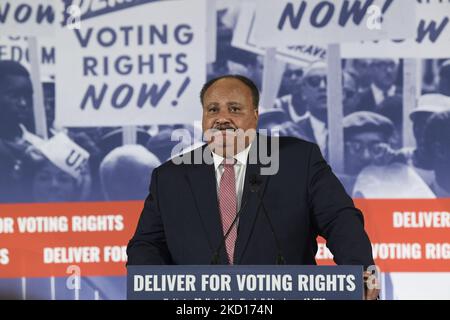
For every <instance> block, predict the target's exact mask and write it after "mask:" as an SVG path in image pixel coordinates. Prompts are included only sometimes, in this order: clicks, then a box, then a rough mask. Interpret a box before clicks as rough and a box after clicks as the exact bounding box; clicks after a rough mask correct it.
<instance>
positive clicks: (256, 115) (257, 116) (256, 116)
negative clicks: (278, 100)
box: [254, 108, 259, 120]
mask: <svg viewBox="0 0 450 320" xmlns="http://www.w3.org/2000/svg"><path fill="white" fill-rule="evenodd" d="M254 112H255V118H256V120H258V118H259V111H258V108H255V110H254Z"/></svg>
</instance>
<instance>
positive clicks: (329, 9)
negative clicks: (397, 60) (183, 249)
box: [255, 0, 416, 47]
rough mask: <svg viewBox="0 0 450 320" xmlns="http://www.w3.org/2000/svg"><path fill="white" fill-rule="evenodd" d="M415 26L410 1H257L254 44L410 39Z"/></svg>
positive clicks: (413, 11)
mask: <svg viewBox="0 0 450 320" xmlns="http://www.w3.org/2000/svg"><path fill="white" fill-rule="evenodd" d="M405 12H408V14H407V15H405ZM415 23H416V19H415V4H414V3H413V2H412V1H410V0H397V1H393V0H353V1H344V0H335V1H316V0H313V1H311V0H296V1H288V0H284V1H279V0H276V1H258V2H257V6H256V18H255V41H256V43H257V44H259V45H261V46H264V47H270V46H276V47H279V46H288V45H298V44H304V43H315V44H326V43H342V42H348V41H361V40H381V39H406V38H408V37H413V36H414V32H413V30H414V25H415Z"/></svg>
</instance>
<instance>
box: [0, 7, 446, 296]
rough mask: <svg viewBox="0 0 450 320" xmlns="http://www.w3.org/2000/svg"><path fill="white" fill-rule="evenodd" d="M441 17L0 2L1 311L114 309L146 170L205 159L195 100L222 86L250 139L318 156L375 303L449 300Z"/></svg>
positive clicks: (325, 255)
mask: <svg viewBox="0 0 450 320" xmlns="http://www.w3.org/2000/svg"><path fill="white" fill-rule="evenodd" d="M449 20H450V2H448V1H438V0H429V1H419V0H417V1H411V0H407V1H404V0H397V1H392V0H360V1H358V0H350V1H343V0H334V1H322V0H321V1H317V0H314V1H313V0H303V1H300V0H292V1H285V0H265V1H234V0H228V1H225V0H223V1H222V0H208V1H206V0H174V1H157V0H128V1H123V0H108V1H105V0H62V1H59V0H54V1H52V0H0V298H13V299H125V294H126V279H125V275H126V268H125V262H126V252H125V249H126V245H127V243H128V240H129V239H130V238H131V236H132V234H133V232H134V229H135V227H136V224H137V219H138V217H139V215H140V211H141V209H142V207H143V199H144V198H145V197H146V194H147V192H148V186H149V183H150V177H151V172H152V170H153V169H154V168H155V167H157V166H158V165H160V164H161V163H163V162H165V161H167V160H168V159H170V158H171V156H173V155H175V154H177V153H179V152H183V151H186V150H188V149H189V148H192V147H193V146H198V145H201V144H202V135H201V126H200V120H201V112H202V108H201V104H200V101H199V91H200V89H201V86H202V84H203V83H204V82H205V81H207V80H209V79H212V78H214V77H216V76H220V75H223V74H229V73H231V74H243V75H245V76H247V77H249V78H251V79H253V81H254V82H255V83H256V84H257V86H258V87H259V89H260V91H261V103H260V106H259V113H260V122H259V127H260V129H265V130H267V132H268V133H269V134H273V135H287V136H295V137H299V138H302V139H306V140H308V141H312V142H315V143H317V144H318V145H319V147H320V149H321V151H322V153H323V155H324V157H325V158H326V159H327V161H328V162H329V164H330V165H331V166H332V168H333V170H334V172H335V173H336V175H337V176H338V177H339V178H340V180H341V182H342V184H343V185H344V187H345V188H346V190H347V191H348V193H349V194H350V195H352V197H353V198H354V199H355V203H356V205H357V206H358V207H359V208H360V209H361V210H362V211H363V213H364V216H365V222H366V229H367V231H368V233H369V235H370V238H371V240H372V246H373V254H374V257H375V259H376V262H377V264H378V265H379V267H380V270H381V272H382V275H381V280H382V298H383V299H450V289H449V288H450V263H449V259H450V244H449V240H450V237H449V234H450V233H449V228H450V213H449V211H450V60H447V58H450V25H449ZM280 210H282V208H280ZM318 240H319V242H320V245H319V251H318V253H317V261H318V263H320V264H333V261H332V255H331V253H330V252H329V251H328V249H327V247H326V245H325V242H324V241H323V239H318Z"/></svg>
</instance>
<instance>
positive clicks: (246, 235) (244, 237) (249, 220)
mask: <svg viewBox="0 0 450 320" xmlns="http://www.w3.org/2000/svg"><path fill="white" fill-rule="evenodd" d="M269 139H270V138H269ZM259 141H260V139H259V135H258V136H257V138H256V139H255V141H254V142H253V144H252V146H251V148H250V152H249V156H248V159H247V169H246V172H245V181H244V190H243V194H242V201H241V203H242V206H244V204H245V202H246V201H247V204H246V207H245V208H243V210H242V212H241V214H240V217H239V227H238V235H237V240H236V246H235V250H234V262H235V263H236V264H240V263H241V261H242V258H243V256H244V254H245V251H246V247H247V244H248V241H249V239H250V237H251V235H252V233H253V228H254V224H255V222H256V217H257V215H258V210H259V207H260V205H261V204H260V201H259V200H258V196H257V195H256V194H255V193H253V192H251V191H250V177H251V176H252V175H257V176H258V178H259V179H260V181H261V184H260V187H259V192H258V193H259V196H260V197H263V195H264V192H265V187H266V184H267V176H262V175H261V162H260V159H259V157H258V147H259V146H258V142H259ZM268 141H269V140H268ZM269 145H270V143H269ZM252 157H255V158H254V159H257V161H256V163H250V159H252Z"/></svg>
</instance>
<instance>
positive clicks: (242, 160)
mask: <svg viewBox="0 0 450 320" xmlns="http://www.w3.org/2000/svg"><path fill="white" fill-rule="evenodd" d="M252 143H253V141H252V142H251V143H250V144H249V145H248V146H247V148H245V149H244V150H242V151H241V152H239V153H238V154H236V155H234V156H233V158H234V159H236V161H237V162H236V163H239V164H243V165H246V164H247V158H248V153H249V151H250V147H251V146H252ZM212 155H213V160H214V169H215V170H217V168H219V166H220V165H221V164H222V162H223V160H224V159H225V158H224V157H222V156H220V155H218V154H217V153H214V152H212Z"/></svg>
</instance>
